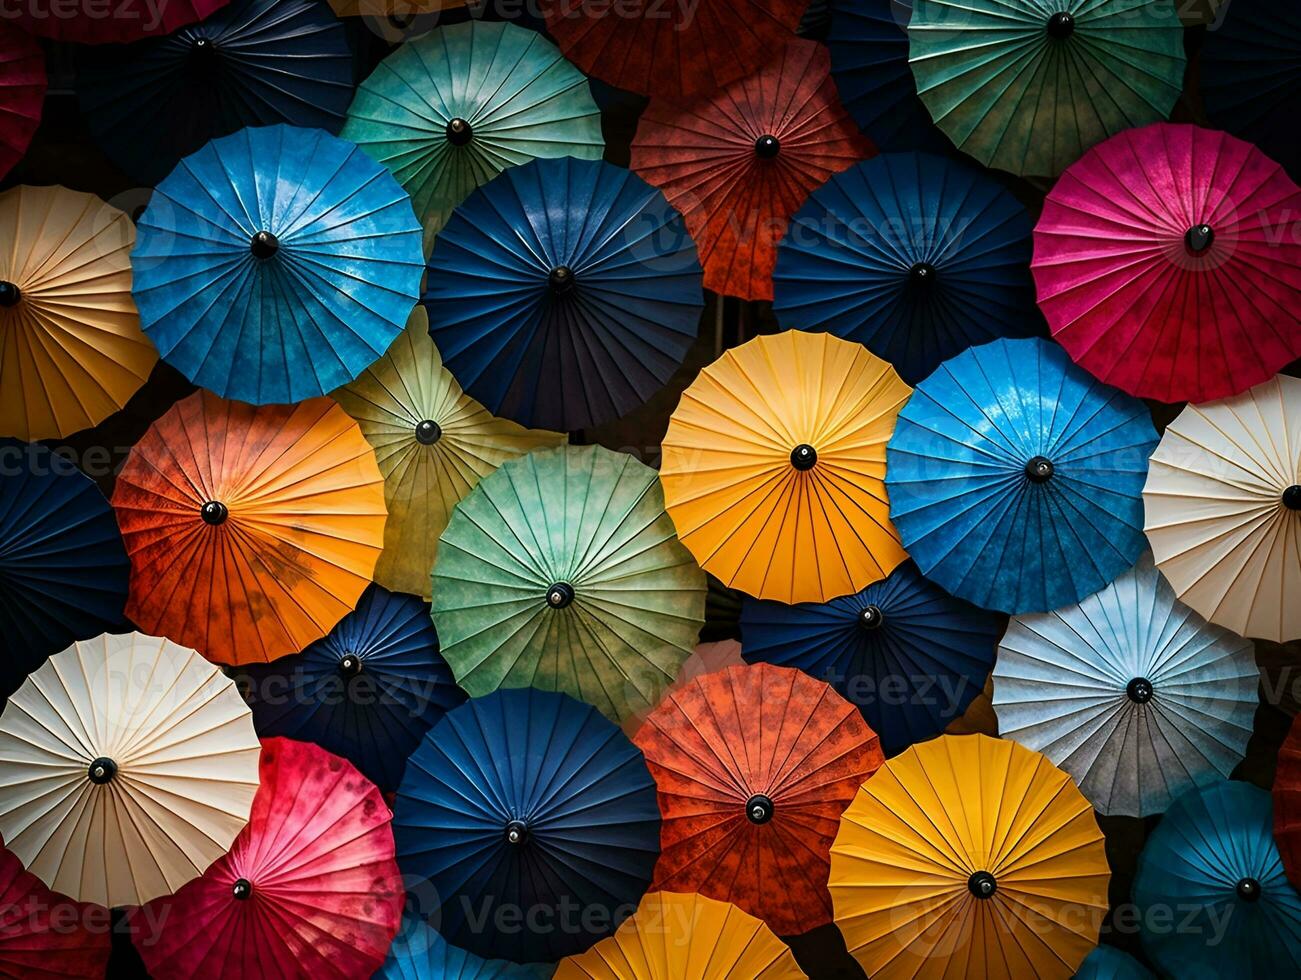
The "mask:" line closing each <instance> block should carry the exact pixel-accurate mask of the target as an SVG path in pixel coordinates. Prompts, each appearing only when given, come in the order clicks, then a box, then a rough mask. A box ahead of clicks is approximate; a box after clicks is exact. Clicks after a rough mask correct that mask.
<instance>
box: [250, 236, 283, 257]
mask: <svg viewBox="0 0 1301 980" xmlns="http://www.w3.org/2000/svg"><path fill="white" fill-rule="evenodd" d="M249 251H251V252H252V253H253V258H255V259H262V260H264V261H265V260H266V259H269V258H271V256H273V255H275V254H276V252H278V251H280V240H279V239H278V238H276V236H275V235H273V234H271V232H269V231H259V232H258V233H257V234H256V235H254V236H253V240H252V241H251V242H249Z"/></svg>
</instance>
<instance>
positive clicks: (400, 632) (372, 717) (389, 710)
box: [239, 585, 465, 791]
mask: <svg viewBox="0 0 1301 980" xmlns="http://www.w3.org/2000/svg"><path fill="white" fill-rule="evenodd" d="M239 686H240V692H241V693H242V694H243V695H244V699H245V700H246V701H248V703H249V706H250V707H251V708H252V709H253V724H254V726H255V727H256V728H257V732H258V735H259V736H261V737H262V738H270V737H271V736H274V735H283V736H285V737H287V738H296V739H298V740H299V741H302V742H315V743H316V744H317V745H319V746H321V747H322V748H324V749H328V750H329V751H331V752H333V753H335V754H336V755H341V756H343V757H344V758H345V759H347V760H348V761H349V762H351V763H352V764H353V765H355V766H356V767H357V768H358V769H359V770H361V772H362V773H363V774H364V775H365V776H367V777H368V778H369V779H371V780H372V781H373V782H374V783H376V785H378V786H379V788H380V789H382V790H385V791H388V790H394V789H397V786H398V783H400V782H401V781H402V770H403V769H404V768H405V766H406V761H407V756H409V755H410V754H411V753H412V752H413V751H415V748H416V746H417V745H419V744H420V740H421V738H423V737H424V734H425V732H427V731H428V730H429V729H430V728H431V727H433V726H434V725H435V724H436V723H437V722H438V721H439V720H440V719H441V718H442V717H443V715H444V714H445V713H446V712H448V711H449V710H451V709H452V708H454V707H455V706H456V705H458V704H460V703H461V702H462V701H464V700H465V694H464V693H463V692H462V691H461V689H460V688H458V687H457V686H456V682H455V680H454V679H453V678H452V669H451V668H450V667H449V666H448V665H447V662H446V661H445V660H444V659H443V658H442V656H441V654H440V653H439V651H438V635H437V634H436V633H435V632H434V626H433V623H432V621H431V620H430V618H429V606H428V605H427V604H426V603H424V602H423V601H421V600H420V599H418V598H417V597H416V596H410V595H401V594H398V593H394V592H389V591H387V590H385V589H382V588H380V587H379V586H378V585H371V586H368V587H367V589H366V591H365V592H364V593H362V596H361V599H360V600H359V601H358V603H357V608H356V609H355V610H354V611H353V612H350V613H349V614H348V615H347V616H344V617H343V619H341V620H340V621H339V622H338V624H337V625H336V626H335V627H334V629H332V630H330V632H329V633H328V634H327V635H326V636H325V637H323V638H322V639H320V640H317V641H316V642H315V643H313V644H312V645H311V646H309V647H308V648H307V649H306V650H304V651H303V652H302V653H296V654H294V655H292V656H289V657H282V658H281V659H279V660H276V661H273V662H271V663H269V664H249V665H248V666H246V667H244V668H243V669H242V671H241V676H240V678H239Z"/></svg>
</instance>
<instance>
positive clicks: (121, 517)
mask: <svg viewBox="0 0 1301 980" xmlns="http://www.w3.org/2000/svg"><path fill="white" fill-rule="evenodd" d="M113 507H114V509H115V510H116V511H117V517H118V523H119V525H121V528H122V538H123V540H124V541H125V543H126V549H127V554H128V555H129V556H130V558H131V596H130V599H129V600H128V602H127V607H126V613H127V615H128V616H129V617H130V618H131V619H132V620H133V621H134V622H136V623H137V624H139V626H140V627H141V628H142V629H144V630H146V631H148V632H150V633H154V634H157V635H160V636H166V637H169V638H170V639H173V640H175V641H177V642H178V643H183V644H185V645H186V646H190V647H193V648H195V649H196V650H198V651H199V652H200V653H202V654H203V655H204V656H205V657H207V658H208V659H209V660H213V661H216V662H218V663H225V664H241V663H255V662H261V661H268V660H274V659H276V658H277V657H282V656H285V655H286V654H289V653H293V652H295V651H297V650H301V649H302V648H303V647H305V646H307V645H308V644H309V643H311V642H312V641H314V640H318V639H320V638H321V637H322V636H324V635H325V634H326V633H327V632H328V631H329V630H330V628H331V627H333V626H334V624H335V623H337V622H338V621H339V620H340V619H342V618H343V616H344V615H345V614H347V613H348V612H349V611H351V610H352V608H353V607H354V606H355V605H356V603H357V599H358V598H360V596H361V593H362V590H363V589H365V587H366V586H367V584H369V582H370V578H371V574H372V572H373V571H374V569H375V562H376V560H377V559H378V558H379V554H380V550H381V548H382V547H383V544H384V521H385V517H386V512H385V509H384V483H383V478H382V477H381V476H380V472H379V467H378V466H377V465H376V462H375V454H374V452H373V451H372V450H371V448H370V445H369V444H368V443H367V442H366V440H365V439H364V438H363V437H362V434H361V431H360V429H358V428H357V423H356V422H354V421H353V420H352V419H351V418H349V417H348V415H347V414H346V413H345V412H344V411H343V409H341V408H340V407H339V406H338V405H336V404H335V403H334V402H333V401H331V400H329V399H328V398H314V399H311V400H310V401H305V402H301V403H299V404H297V405H261V406H252V405H245V404H243V403H242V402H231V401H225V400H223V399H221V398H218V397H217V396H216V395H213V394H211V393H209V392H206V391H200V392H197V393H195V394H193V395H191V396H190V397H189V398H186V399H185V400H183V401H181V402H178V403H177V404H176V405H175V406H173V407H172V409H171V410H170V411H169V412H167V414H165V415H164V416H163V417H162V418H160V419H159V420H158V421H157V422H155V423H154V424H153V425H152V426H151V427H150V428H149V430H148V431H147V432H146V433H145V435H144V438H142V439H141V440H140V442H139V443H138V444H137V445H136V446H135V447H134V448H133V449H132V450H131V453H130V455H129V456H128V458H127V462H126V465H125V466H124V467H123V469H122V473H121V475H119V476H118V480H117V487H116V489H115V490H114V491H113Z"/></svg>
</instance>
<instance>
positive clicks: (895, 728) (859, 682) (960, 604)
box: [741, 561, 1004, 755]
mask: <svg viewBox="0 0 1301 980" xmlns="http://www.w3.org/2000/svg"><path fill="white" fill-rule="evenodd" d="M1003 627H1004V619H1003V617H1002V616H1000V615H999V614H997V613H991V612H986V611H985V610H983V609H980V608H977V607H976V606H973V605H972V604H971V603H969V602H966V601H964V600H962V599H955V598H954V597H953V596H951V595H949V594H948V593H947V592H945V591H944V590H943V589H941V588H940V587H939V586H938V585H935V584H934V583H933V582H931V581H930V580H929V579H926V578H924V577H923V576H922V574H921V572H919V571H917V566H916V565H914V564H913V563H912V562H911V561H906V562H904V563H903V564H902V565H900V566H899V567H898V568H896V569H895V570H894V571H893V572H891V573H890V574H889V575H888V576H887V577H886V578H885V579H883V580H882V581H880V582H874V583H873V584H872V585H869V586H868V587H867V588H865V589H862V590H861V591H859V592H856V593H852V594H850V595H846V596H840V597H838V598H835V599H832V600H830V601H829V602H825V603H817V602H804V603H799V604H797V605H794V606H789V605H786V604H785V603H781V602H765V601H760V600H755V599H747V600H746V601H745V605H744V606H743V607H742V609H741V636H742V638H743V639H744V641H745V644H744V647H743V650H744V655H745V659H746V660H748V661H749V662H750V663H770V664H778V665H780V666H783V667H797V668H799V669H800V670H803V671H805V672H806V673H808V674H811V675H812V676H814V677H818V678H821V679H822V680H824V681H827V682H828V683H829V684H831V685H832V686H833V687H834V688H835V689H836V690H837V691H839V692H840V694H841V695H843V696H844V697H845V698H847V699H848V700H849V701H850V703H851V704H854V705H857V707H858V709H859V710H860V711H861V712H862V713H863V717H864V718H865V719H867V723H868V724H869V725H870V726H871V728H872V731H874V732H876V733H877V734H878V735H879V736H880V737H881V747H882V748H883V749H884V750H885V753H886V754H887V755H894V754H896V753H898V752H901V751H903V750H904V749H906V748H907V747H908V746H909V745H912V744H913V743H914V742H923V741H925V740H926V739H928V738H931V737H933V736H935V735H938V734H939V733H940V732H942V731H944V728H945V726H947V725H948V724H949V723H950V722H951V721H953V720H954V719H955V718H958V717H960V716H961V715H962V713H963V712H964V711H966V710H967V706H968V705H969V704H971V701H972V699H973V698H975V696H976V695H977V694H979V693H980V692H981V689H982V688H983V687H984V684H985V678H986V677H988V676H989V672H990V669H991V668H992V667H993V666H994V653H995V651H996V650H997V648H998V640H999V637H1000V636H1002V634H1003Z"/></svg>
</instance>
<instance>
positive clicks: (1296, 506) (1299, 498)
mask: <svg viewBox="0 0 1301 980" xmlns="http://www.w3.org/2000/svg"><path fill="white" fill-rule="evenodd" d="M1283 506H1284V507H1286V508H1287V509H1288V510H1301V484H1297V483H1294V484H1293V485H1292V486H1290V487H1288V488H1287V489H1286V490H1284V491H1283Z"/></svg>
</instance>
